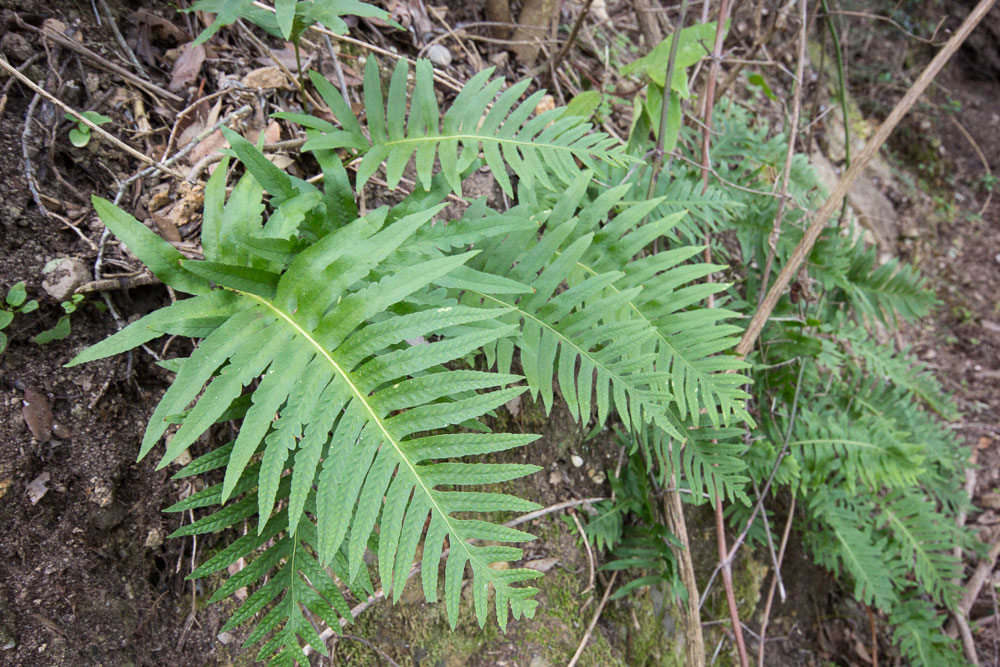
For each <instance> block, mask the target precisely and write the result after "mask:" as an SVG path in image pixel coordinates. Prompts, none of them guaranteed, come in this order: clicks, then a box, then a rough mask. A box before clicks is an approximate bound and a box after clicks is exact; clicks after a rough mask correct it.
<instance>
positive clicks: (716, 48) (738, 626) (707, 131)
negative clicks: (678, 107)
mask: <svg viewBox="0 0 1000 667" xmlns="http://www.w3.org/2000/svg"><path fill="white" fill-rule="evenodd" d="M728 18H729V0H722V2H721V3H720V5H719V20H718V24H717V26H716V30H715V44H714V45H713V47H712V66H711V67H710V68H709V72H708V81H707V82H706V84H705V97H704V100H705V114H704V116H703V118H702V122H703V126H702V133H701V141H702V143H701V164H702V167H703V168H704V171H702V193H703V194H704V192H705V191H706V190H708V169H710V168H711V166H712V162H711V151H710V142H711V138H712V110H713V108H714V106H715V83H716V79H718V76H719V61H720V59H721V58H722V43H723V40H724V38H725V29H726V27H725V26H726V19H728ZM664 97H665V94H664ZM665 103H666V99H664V104H665ZM711 254H712V243H711V236H710V235H706V240H705V261H706V262H711V259H712V257H711ZM709 280H711V276H709ZM713 305H714V298H713V297H712V296H711V295H709V297H708V307H709V308H711V307H713ZM712 488H713V491H714V492H715V537H716V547H717V548H718V552H719V564H720V565H721V570H722V583H723V586H724V587H725V589H726V604H727V606H728V607H729V620H730V622H731V624H732V627H733V638H734V639H735V641H736V652H737V655H739V659H740V667H749V665H750V661H749V658H748V657H747V647H746V643H745V642H744V640H743V624H742V623H741V622H740V611H739V607H738V606H737V604H736V593H735V591H734V588H733V570H732V567H731V564H730V560H729V552H728V550H727V548H726V522H725V518H724V517H723V512H722V496H721V495H720V494H719V488H718V482H717V481H716V479H715V477H714V476H713V477H712ZM765 493H766V492H765Z"/></svg>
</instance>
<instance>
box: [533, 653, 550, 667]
mask: <svg viewBox="0 0 1000 667" xmlns="http://www.w3.org/2000/svg"><path fill="white" fill-rule="evenodd" d="M528 667H552V663H551V662H549V661H548V660H546V659H545V658H544V657H542V656H540V655H536V656H535V657H534V658H532V659H531V662H529V663H528Z"/></svg>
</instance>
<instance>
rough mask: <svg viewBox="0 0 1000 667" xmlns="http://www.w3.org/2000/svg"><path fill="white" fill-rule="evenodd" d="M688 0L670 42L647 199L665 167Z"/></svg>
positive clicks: (682, 7)
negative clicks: (678, 57)
mask: <svg viewBox="0 0 1000 667" xmlns="http://www.w3.org/2000/svg"><path fill="white" fill-rule="evenodd" d="M687 6H688V0H682V1H681V13H680V15H679V16H678V17H677V27H676V28H674V34H673V37H671V42H670V57H669V59H668V60H667V75H666V76H667V78H666V79H664V81H663V106H662V107H660V135H659V137H657V139H656V149H655V150H653V171H652V172H650V176H649V188H648V189H647V190H646V199H652V198H653V193H654V192H656V181H657V179H658V178H659V177H660V169H661V168H662V167H663V140H664V137H665V136H666V134H667V114H668V111H669V109H670V95H671V90H672V88H673V81H674V67H676V65H677V48H678V45H679V44H680V41H681V30H682V29H683V28H684V16H685V15H686V14H687Z"/></svg>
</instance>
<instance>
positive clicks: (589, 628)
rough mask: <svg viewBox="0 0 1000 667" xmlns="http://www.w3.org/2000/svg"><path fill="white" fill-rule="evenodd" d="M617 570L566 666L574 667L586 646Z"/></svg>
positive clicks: (606, 600) (616, 571) (613, 583)
mask: <svg viewBox="0 0 1000 667" xmlns="http://www.w3.org/2000/svg"><path fill="white" fill-rule="evenodd" d="M618 572H619V570H615V573H614V574H613V575H611V581H609V582H608V587H607V588H605V589H604V597H602V598H601V604H599V605H597V609H595V610H594V616H593V618H591V619H590V625H588V626H587V631H586V632H585V633H583V639H581V640H580V645H579V646H578V647H577V648H576V653H574V654H573V657H572V659H570V661H569V662H568V663H567V664H566V667H574V666H575V665H576V663H577V661H578V660H579V659H580V656H581V655H583V649H585V648H586V647H587V642H588V641H590V636H591V635H592V634H593V633H594V626H596V625H597V619H599V618H600V617H601V612H602V611H604V605H606V604H607V603H608V596H609V595H610V594H611V589H612V588H614V586H615V580H616V579H617V578H618Z"/></svg>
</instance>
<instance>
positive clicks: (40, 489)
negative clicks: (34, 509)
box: [27, 472, 51, 505]
mask: <svg viewBox="0 0 1000 667" xmlns="http://www.w3.org/2000/svg"><path fill="white" fill-rule="evenodd" d="M50 479H51V477H50V475H49V473H47V472H43V473H42V474H41V475H39V476H38V477H36V478H35V479H33V480H31V482H29V483H28V488H27V493H28V500H30V501H31V504H32V505H34V504H36V503H37V502H38V501H39V500H41V499H42V497H43V496H44V495H45V494H46V493H48V492H49V480H50Z"/></svg>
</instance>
